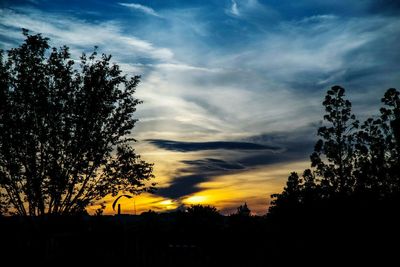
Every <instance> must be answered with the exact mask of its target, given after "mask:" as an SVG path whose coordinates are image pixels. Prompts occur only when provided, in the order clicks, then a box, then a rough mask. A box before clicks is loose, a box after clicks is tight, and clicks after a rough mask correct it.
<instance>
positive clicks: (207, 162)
mask: <svg viewBox="0 0 400 267" xmlns="http://www.w3.org/2000/svg"><path fill="white" fill-rule="evenodd" d="M399 15H400V2H399V1H394V0H381V1H378V0H359V1H348V0H347V1H344V0H335V1H329V0H325V1H322V0H304V1H289V0H280V1H279V0H269V1H267V0H265V1H261V0H259V1H257V0H212V1H205V0H203V1H201V0H197V1H189V0H185V1H178V0H173V1H172V0H147V1H125V0H120V1H111V0H108V1H106V0H102V1H94V0H89V1H75V0H73V1H71V0H69V1H56V0H53V1H46V0H31V1H19V0H13V1H4V0H3V1H1V2H0V47H1V48H2V49H8V48H10V47H13V46H15V45H17V44H18V43H19V42H21V40H22V39H23V36H22V35H21V31H20V28H22V27H23V28H27V29H30V30H31V31H32V32H34V33H36V32H40V33H42V34H43V35H45V36H47V37H50V38H51V44H52V45H54V46H60V45H63V44H66V45H68V46H69V47H70V48H71V51H72V54H73V56H74V58H78V57H79V55H80V53H81V52H83V51H85V52H90V51H91V50H92V47H93V46H95V45H96V46H99V49H100V51H101V52H105V53H108V54H112V55H113V59H114V61H115V62H117V63H118V64H120V65H121V66H122V68H123V69H124V71H125V72H126V73H127V74H141V75H142V83H141V85H140V86H139V88H138V91H137V96H138V97H139V98H141V99H142V100H144V104H143V105H142V106H141V107H140V108H139V109H138V112H137V116H138V118H139V119H140V123H139V124H138V126H137V129H136V131H135V137H136V138H137V139H138V140H139V142H138V144H137V147H138V150H139V151H140V152H141V153H142V154H143V156H144V157H145V158H146V159H147V160H148V161H150V162H154V163H155V164H156V165H155V166H156V169H155V170H156V175H157V177H158V178H157V179H158V182H159V186H160V190H159V192H158V193H157V194H156V195H154V196H148V199H149V201H148V202H146V203H147V204H146V205H147V206H150V207H152V208H154V209H158V206H159V203H161V202H164V203H173V204H174V205H172V204H171V205H169V206H171V207H175V206H177V205H180V204H182V203H185V199H186V200H187V199H190V198H192V199H193V197H196V196H201V197H203V198H197V199H203V200H204V201H207V200H209V202H210V203H211V204H214V205H216V206H217V207H218V208H220V209H221V210H223V211H226V212H229V211H230V210H232V208H233V207H235V206H237V205H238V204H240V203H241V202H244V201H248V202H249V203H250V204H251V205H252V206H253V207H254V210H255V211H257V212H259V213H262V212H263V211H265V210H266V208H267V205H268V201H269V194H270V193H274V192H276V191H279V190H280V188H281V186H282V185H283V184H284V182H285V178H286V177H287V174H288V173H289V171H291V170H292V169H295V170H297V169H298V170H301V169H302V168H304V167H307V166H308V162H307V160H308V155H309V153H310V152H311V150H312V147H313V142H314V141H315V138H316V137H315V132H316V129H317V128H318V125H319V121H320V120H321V118H322V111H323V109H322V107H321V100H322V98H323V97H324V93H325V92H326V90H327V89H328V88H329V87H331V86H333V85H336V84H339V85H342V86H344V87H345V88H346V89H347V95H348V96H349V98H351V100H352V102H353V106H354V111H355V113H356V114H358V115H359V116H360V117H361V118H362V117H363V116H369V115H372V114H376V113H377V110H378V108H379V99H380V97H381V96H382V95H383V93H384V91H385V90H386V89H387V88H389V87H396V88H399V87H400V86H399V84H400V75H399V70H400V68H399V62H400V52H399V49H398V46H399V45H398V44H399V43H400V20H399ZM232 143H235V144H236V145H232ZM222 190H225V191H226V192H229V194H228V193H227V194H223V192H222ZM207 192H208V193H207ZM207 194H209V195H210V196H207ZM212 194H214V196H211V195H212ZM218 194H219V195H220V196H221V197H216V196H217V195H218ZM186 203H188V202H186ZM251 205H250V208H251V207H252V206H251ZM147 206H146V207H147Z"/></svg>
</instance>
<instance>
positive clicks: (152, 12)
mask: <svg viewBox="0 0 400 267" xmlns="http://www.w3.org/2000/svg"><path fill="white" fill-rule="evenodd" d="M118 4H119V5H121V6H125V7H129V8H132V9H135V10H138V11H140V12H143V13H145V14H147V15H151V16H155V17H161V16H160V15H159V14H158V13H157V12H156V11H155V10H154V9H152V8H151V7H148V6H144V5H141V4H135V3H118Z"/></svg>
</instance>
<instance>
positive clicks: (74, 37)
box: [0, 9, 173, 62]
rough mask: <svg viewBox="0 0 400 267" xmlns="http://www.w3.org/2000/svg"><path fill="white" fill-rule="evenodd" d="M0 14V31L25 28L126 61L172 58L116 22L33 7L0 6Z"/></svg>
mask: <svg viewBox="0 0 400 267" xmlns="http://www.w3.org/2000/svg"><path fill="white" fill-rule="evenodd" d="M0 14H1V17H0V31H1V32H3V33H6V34H7V35H8V34H9V35H13V36H15V35H18V32H19V31H20V29H21V28H27V29H29V30H31V31H33V32H37V33H42V34H44V35H46V36H48V37H50V38H51V39H52V42H53V44H54V43H56V44H57V43H58V44H62V43H65V44H68V45H69V46H71V48H72V49H81V48H84V49H87V48H88V47H93V46H95V45H97V46H100V48H101V49H104V51H107V53H111V54H112V55H114V56H116V57H117V58H118V59H119V60H121V61H126V59H127V56H128V59H129V61H134V60H135V58H139V57H143V56H146V57H148V58H151V59H153V60H155V62H157V61H158V62H168V61H170V60H171V59H172V58H173V53H172V51H171V50H170V49H168V48H163V47H156V46H154V45H153V44H152V43H151V42H149V41H146V40H143V39H140V38H138V37H136V36H133V35H127V34H124V33H123V32H122V29H121V26H120V25H119V23H118V22H115V21H104V22H101V23H90V22H87V21H83V20H80V19H76V18H73V17H69V16H63V15H59V14H58V15H51V14H44V13H43V12H41V11H39V10H36V9H19V10H18V11H14V10H10V9H2V10H0ZM20 36H21V37H22V35H20Z"/></svg>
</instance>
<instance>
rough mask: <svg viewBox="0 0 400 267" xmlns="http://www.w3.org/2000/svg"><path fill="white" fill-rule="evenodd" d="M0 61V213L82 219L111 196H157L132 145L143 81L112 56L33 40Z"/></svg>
mask: <svg viewBox="0 0 400 267" xmlns="http://www.w3.org/2000/svg"><path fill="white" fill-rule="evenodd" d="M23 34H24V35H25V37H26V39H25V41H24V43H23V44H22V45H21V46H19V47H18V48H14V49H11V50H9V51H8V53H7V56H6V58H5V57H4V52H3V51H2V52H1V53H0V57H1V58H0V194H1V203H0V205H1V208H0V210H3V211H7V212H8V213H16V214H19V215H43V214H50V213H52V214H71V213H78V212H80V211H82V210H84V209H85V207H87V206H88V205H91V204H93V203H94V202H95V201H98V200H100V199H101V198H103V197H104V196H106V195H108V194H112V195H113V196H115V195H117V194H118V192H120V191H123V192H129V193H133V194H138V193H140V192H143V191H147V190H152V189H154V187H153V186H154V184H152V185H147V183H146V181H148V180H149V179H151V178H152V177H153V175H152V164H148V163H146V162H144V161H143V160H141V159H140V156H139V155H137V154H136V152H135V150H134V149H133V148H132V146H131V145H130V144H131V142H133V141H135V140H134V139H133V138H131V137H130V133H131V131H132V129H133V127H134V126H135V123H136V121H137V120H136V119H135V118H134V117H133V114H134V112H135V111H136V106H137V105H138V104H140V103H141V101H140V100H138V99H136V98H135V97H134V93H135V89H136V86H137V85H138V83H139V79H140V77H139V76H134V77H132V78H127V77H126V76H124V75H122V73H121V70H120V69H119V66H118V65H115V64H111V63H110V60H111V56H109V55H105V54H103V55H102V56H101V57H100V58H98V57H97V53H96V50H95V52H93V53H92V54H91V55H90V56H86V55H85V54H83V55H82V56H81V58H80V64H79V66H76V65H75V62H74V61H73V60H71V57H70V53H69V49H68V47H66V46H63V47H61V48H60V49H57V48H52V49H51V50H50V51H49V48H50V47H49V44H48V40H49V39H48V38H43V37H42V36H41V35H40V34H37V35H29V33H28V31H27V30H23Z"/></svg>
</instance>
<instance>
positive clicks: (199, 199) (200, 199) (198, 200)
mask: <svg viewBox="0 0 400 267" xmlns="http://www.w3.org/2000/svg"><path fill="white" fill-rule="evenodd" d="M206 200H207V197H206V196H191V197H188V198H186V199H185V200H184V201H183V203H185V204H202V203H205V201H206Z"/></svg>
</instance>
